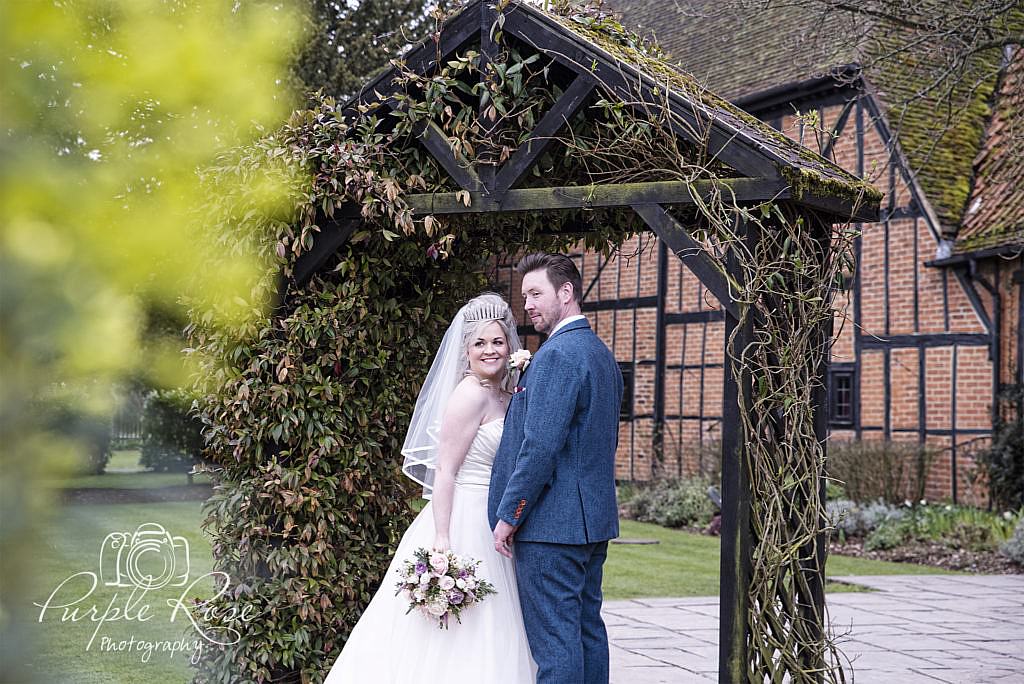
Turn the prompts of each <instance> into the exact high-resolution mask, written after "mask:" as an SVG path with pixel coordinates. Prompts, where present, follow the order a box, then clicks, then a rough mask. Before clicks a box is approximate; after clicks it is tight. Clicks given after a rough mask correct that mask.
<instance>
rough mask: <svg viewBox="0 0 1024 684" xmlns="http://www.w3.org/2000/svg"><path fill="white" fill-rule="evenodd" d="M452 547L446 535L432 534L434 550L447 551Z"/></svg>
mask: <svg viewBox="0 0 1024 684" xmlns="http://www.w3.org/2000/svg"><path fill="white" fill-rule="evenodd" d="M451 548H452V543H451V542H450V541H449V540H448V535H445V534H437V535H434V550H435V551H448V550H449V549H451Z"/></svg>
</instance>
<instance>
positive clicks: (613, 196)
mask: <svg viewBox="0 0 1024 684" xmlns="http://www.w3.org/2000/svg"><path fill="white" fill-rule="evenodd" d="M499 27H500V31H501V32H502V33H503V35H504V36H512V37H513V38H514V39H515V40H516V41H518V42H519V43H520V44H522V45H524V46H526V47H527V48H532V49H533V50H535V51H536V52H537V53H540V54H543V55H545V56H546V57H548V58H550V59H551V60H553V61H554V62H555V63H557V64H559V65H561V69H562V70H563V71H565V72H568V73H569V74H571V82H570V83H569V84H568V85H567V86H566V87H564V89H563V92H562V94H561V96H560V97H559V98H558V99H557V101H555V102H554V104H553V105H552V106H551V107H550V109H548V110H547V111H546V112H545V113H544V114H543V116H542V117H541V118H540V120H539V121H538V122H537V123H536V125H535V126H534V128H533V129H532V130H530V131H526V130H524V131H522V135H520V136H518V139H519V140H521V141H522V142H521V143H520V144H519V145H518V147H517V149H515V150H514V151H513V152H512V153H511V156H510V157H509V158H508V159H507V160H505V161H504V163H503V164H502V165H500V167H496V166H495V165H493V164H477V163H475V162H474V160H472V159H466V158H464V157H463V156H462V155H461V153H459V152H457V151H456V149H455V148H454V147H453V145H452V142H451V140H450V139H449V138H448V136H447V135H446V134H445V132H444V131H443V130H442V129H441V128H440V127H439V126H438V125H437V123H435V122H434V121H432V120H425V121H420V122H419V123H418V124H417V125H418V126H419V127H418V128H417V129H416V131H417V132H416V135H417V136H418V142H419V144H421V145H422V147H423V148H425V149H426V150H427V151H428V152H429V154H430V155H431V156H432V157H433V158H434V159H435V160H436V161H437V162H438V163H439V165H440V166H441V167H443V169H444V170H445V171H446V172H447V174H448V175H449V176H450V178H451V180H452V181H453V182H454V185H457V186H458V188H460V189H458V190H455V191H452V192H424V193H420V194H405V195H403V196H402V197H403V201H404V202H405V203H406V205H407V206H408V207H409V208H410V209H411V211H412V213H413V215H414V216H415V215H419V216H426V215H436V214H468V213H498V212H514V211H553V210H560V209H589V208H594V207H621V208H624V209H627V210H629V209H631V210H632V211H633V212H635V214H636V215H637V216H639V217H640V218H641V219H642V220H643V222H644V223H646V224H647V226H648V227H649V228H651V229H652V230H654V231H655V232H656V233H657V234H658V235H659V236H660V237H661V238H662V239H664V240H665V241H666V244H667V245H668V247H669V248H671V249H672V251H673V252H675V253H676V254H679V255H680V256H681V257H682V258H683V260H684V262H686V263H687V265H688V266H689V267H690V268H691V270H693V271H694V272H695V273H696V274H697V275H698V277H700V278H701V280H702V281H704V283H705V285H706V286H707V287H708V288H709V289H710V290H711V291H712V292H713V293H714V294H715V296H716V298H717V299H718V300H719V301H720V302H721V303H722V304H723V306H725V307H726V308H727V309H730V310H732V311H733V312H734V313H735V307H736V304H735V303H734V302H733V301H732V297H731V295H730V290H729V285H728V282H727V278H726V276H725V274H724V273H723V272H722V270H721V267H720V265H718V264H716V263H714V260H713V259H712V258H711V257H710V256H709V255H708V253H707V252H706V251H705V247H704V246H702V245H700V244H698V243H697V242H696V241H695V240H694V239H693V237H692V236H691V235H690V234H689V232H688V231H689V230H690V229H692V227H690V228H688V227H686V226H683V225H682V224H680V223H679V220H678V219H677V218H675V217H674V216H673V215H672V214H671V212H670V208H672V207H679V206H685V205H690V206H691V207H692V206H696V205H700V204H704V203H705V202H706V201H707V199H708V198H710V197H712V196H715V195H719V196H722V195H727V196H728V197H729V199H730V201H731V202H733V203H734V204H735V205H746V206H754V205H757V204H761V203H765V202H777V203H781V204H784V205H786V204H788V205H792V206H794V207H796V208H797V209H798V211H800V212H803V213H814V214H816V215H818V216H820V217H822V218H824V219H826V220H827V221H831V222H838V223H842V222H846V221H851V220H853V221H874V220H877V217H878V207H879V201H880V199H881V194H880V193H879V192H878V191H877V190H875V189H874V188H873V187H871V186H870V185H868V184H867V183H865V182H863V181H862V180H860V179H858V178H856V177H855V176H853V175H852V174H850V173H848V172H847V171H845V170H843V169H841V168H840V167H838V166H836V165H835V164H833V163H832V162H829V161H828V160H826V159H824V158H823V157H821V156H819V155H817V154H816V153H814V152H812V151H810V150H808V149H806V148H804V147H802V146H800V145H799V144H798V143H796V142H794V141H792V140H790V139H789V138H787V137H786V136H784V135H782V134H781V133H779V132H777V131H775V130H774V129H772V128H771V127H770V126H767V125H766V124H764V123H762V122H761V121H759V120H758V119H756V118H754V117H752V116H750V115H748V114H746V113H744V112H743V111H742V110H740V109H739V108H737V107H735V106H734V105H732V104H730V103H729V102H727V101H725V100H723V99H722V98H720V97H717V96H715V95H714V94H712V93H711V92H709V91H708V90H707V89H705V88H704V87H702V86H701V85H700V84H698V83H697V81H696V80H694V79H693V78H692V77H690V76H688V75H686V74H682V73H680V72H678V71H677V70H675V69H674V68H673V67H672V66H670V65H669V64H668V63H667V62H665V61H664V59H662V58H661V57H660V56H659V55H658V53H657V51H656V49H654V48H652V47H651V46H649V45H647V44H645V43H643V42H642V41H639V40H637V39H636V38H635V34H629V33H628V32H626V31H624V30H623V29H622V27H621V25H620V24H618V23H617V22H615V21H614V20H610V19H605V18H602V17H595V15H594V14H593V13H589V14H587V13H582V12H581V13H579V14H570V15H567V16H562V15H559V14H555V13H552V12H547V11H544V10H542V9H539V8H538V7H535V6H532V5H529V4H526V3H524V2H519V1H517V0H512V1H511V2H508V3H507V4H505V5H502V8H501V10H500V14H499V10H498V9H496V8H495V7H494V6H493V5H491V4H489V3H488V2H485V1H484V0H474V1H472V2H470V3H468V4H467V5H465V6H464V7H462V8H461V9H460V10H459V11H458V12H457V13H455V14H454V15H452V16H451V17H449V18H448V19H447V20H446V21H445V22H444V25H443V26H442V27H441V28H440V30H439V31H437V32H436V33H434V34H433V35H432V36H431V37H430V38H428V39H427V40H425V41H423V42H421V43H420V44H418V45H416V46H414V47H413V48H412V49H411V50H410V51H409V52H408V53H406V55H405V56H404V57H403V59H402V62H403V64H402V65H401V66H402V67H403V69H404V70H405V71H406V72H410V71H411V72H413V73H415V74H418V75H420V76H425V75H430V74H434V73H437V71H438V70H439V68H440V67H441V66H442V65H444V64H446V63H447V62H448V61H449V60H450V59H452V57H454V56H455V55H457V54H461V53H464V52H466V51H468V50H470V49H473V50H475V51H477V52H478V53H479V54H481V55H482V57H481V59H485V60H489V59H491V58H492V57H493V56H496V55H498V54H499V50H498V46H497V45H495V43H494V38H493V32H494V30H495V29H496V28H499ZM403 69H399V68H398V67H393V68H391V69H389V70H387V71H385V72H384V73H382V74H380V75H379V76H378V77H376V78H375V79H373V80H372V81H371V82H370V83H368V84H367V85H366V86H365V87H364V88H363V89H362V90H361V91H360V93H359V94H358V95H357V96H356V97H354V98H353V99H352V100H350V101H349V102H348V104H347V105H346V106H345V107H344V112H345V113H346V115H347V116H350V117H353V118H354V117H357V116H359V114H360V111H361V110H362V111H367V108H369V109H373V110H375V111H379V108H384V109H385V110H386V109H391V110H400V109H401V108H402V107H403V104H402V97H403V96H404V95H406V93H405V85H404V84H403V81H402V73H403ZM481 78H482V76H481ZM595 92H598V93H599V94H600V96H601V97H602V98H605V99H609V100H612V101H615V100H617V101H619V102H622V103H624V104H626V105H628V106H629V107H631V108H633V109H634V111H636V112H637V113H638V114H639V115H640V116H639V117H638V118H643V119H648V118H649V119H650V120H651V121H652V122H657V123H658V124H659V125H661V126H663V127H670V128H671V130H672V132H673V133H674V134H675V135H676V136H677V137H678V138H679V139H681V140H682V141H683V142H685V143H687V144H689V145H691V146H697V147H699V148H700V149H701V151H702V155H703V156H706V157H710V158H712V159H714V160H715V162H716V163H717V164H722V165H724V166H725V167H727V168H728V169H729V170H730V171H729V172H728V173H726V174H724V175H725V177H722V176H721V175H717V176H715V177H710V174H709V177H708V178H706V179H703V178H698V179H697V180H686V181H683V180H672V181H652V182H640V183H601V184H596V183H595V184H590V185H567V186H559V187H529V188H524V187H521V186H520V182H521V181H522V180H523V179H524V177H525V176H526V175H527V172H528V171H530V170H531V169H532V168H533V167H534V166H535V164H536V163H537V161H538V159H539V158H540V156H541V154H542V153H543V151H544V150H545V148H546V147H547V146H548V144H549V143H551V141H552V140H554V139H555V138H556V136H557V134H558V133H559V131H560V130H561V129H563V128H565V127H566V126H567V122H568V121H570V120H571V119H572V118H573V117H574V115H575V114H576V113H577V112H579V111H580V110H581V108H582V107H583V106H584V105H585V104H586V103H587V101H588V98H590V97H591V95H592V94H594V93H595ZM652 112H657V113H659V114H660V116H657V117H654V116H652ZM519 125H521V124H519ZM448 185H452V184H448ZM359 222H360V218H359V210H358V208H357V207H353V206H349V207H346V208H343V209H342V210H341V211H340V212H337V213H335V215H334V221H333V222H331V221H327V222H325V223H326V225H325V226H323V229H322V232H321V234H320V235H319V236H318V237H317V238H316V240H315V245H314V248H313V249H312V250H310V251H309V252H307V253H306V254H304V255H303V257H302V258H301V259H300V260H299V262H298V263H297V264H296V268H295V273H294V276H295V281H296V282H297V283H302V282H305V280H306V279H308V278H309V277H310V276H311V275H312V273H314V272H315V271H316V270H317V269H318V268H319V267H320V266H321V265H322V264H323V263H324V262H325V261H326V259H327V258H328V257H329V256H330V254H332V253H333V252H334V251H336V250H337V248H338V247H339V246H340V245H341V244H343V243H344V242H345V241H347V240H348V238H349V237H350V236H351V235H352V234H353V233H354V231H355V230H356V229H357V226H358V224H359ZM684 255H685V256H684Z"/></svg>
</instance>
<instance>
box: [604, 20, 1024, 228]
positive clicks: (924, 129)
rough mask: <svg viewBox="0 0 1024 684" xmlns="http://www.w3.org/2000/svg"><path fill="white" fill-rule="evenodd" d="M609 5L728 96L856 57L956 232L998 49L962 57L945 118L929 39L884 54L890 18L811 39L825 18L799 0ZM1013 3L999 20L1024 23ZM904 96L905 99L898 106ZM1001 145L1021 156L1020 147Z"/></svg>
mask: <svg viewBox="0 0 1024 684" xmlns="http://www.w3.org/2000/svg"><path fill="white" fill-rule="evenodd" d="M608 4H609V5H610V6H611V7H613V8H614V10H615V11H616V12H619V13H621V15H622V16H623V21H624V22H625V23H626V24H627V25H628V26H630V27H633V28H636V29H638V30H639V31H640V32H641V33H651V34H655V35H656V36H657V38H658V41H659V43H660V44H661V45H662V46H663V47H664V49H665V50H666V52H667V53H669V54H670V55H671V58H672V59H673V60H676V63H677V64H680V65H682V67H684V68H685V69H686V70H688V71H689V72H691V73H693V74H694V75H695V76H696V77H697V78H700V79H702V80H704V81H705V82H706V83H707V84H708V86H709V87H710V88H713V89H715V90H716V91H717V92H719V93H721V94H722V95H723V96H725V97H727V98H729V99H732V100H736V99H741V98H746V97H750V96H753V95H756V94H758V93H762V92H765V91H767V90H769V89H772V88H777V87H780V86H786V85H789V84H795V83H798V82H801V81H804V80H807V79H810V78H814V77H820V76H824V75H827V74H828V73H829V72H830V71H831V70H832V69H834V68H836V67H841V66H845V65H849V64H862V65H864V78H865V80H866V81H867V82H868V84H869V86H870V87H872V88H873V89H874V91H875V92H876V94H877V95H878V99H879V100H880V104H881V105H882V106H883V108H884V111H885V114H886V115H887V118H888V119H889V122H890V124H891V126H892V127H893V128H894V129H897V132H898V135H899V138H900V143H901V149H902V151H903V153H904V155H905V157H906V159H907V162H908V165H909V166H910V169H911V171H912V172H913V173H914V174H915V176H916V178H917V180H918V182H919V184H920V186H921V188H922V190H923V191H924V194H925V196H926V198H927V200H928V202H929V204H930V205H931V206H932V208H933V209H934V210H935V213H936V215H937V216H938V219H939V221H940V223H941V226H940V227H941V229H942V231H943V233H944V234H945V236H946V237H947V238H952V237H953V236H954V235H955V234H956V232H957V229H958V227H959V225H960V223H961V219H962V218H963V217H964V212H965V210H966V209H967V208H969V207H970V205H971V200H970V199H969V198H970V193H971V187H972V181H971V179H972V163H973V161H974V159H975V157H976V155H977V154H978V152H979V150H980V149H981V146H982V141H983V139H984V137H985V135H984V133H985V130H986V126H987V125H988V122H989V120H990V118H991V116H992V107H991V105H992V100H993V96H994V92H995V87H996V76H995V74H996V73H997V72H998V66H999V64H998V62H999V60H1000V59H1001V55H1000V53H999V50H998V49H992V50H990V51H987V52H984V53H980V54H978V55H976V56H975V58H974V59H973V61H972V62H971V63H970V64H967V65H963V75H962V78H961V79H960V80H961V84H962V85H961V86H959V87H958V88H957V89H956V90H955V91H954V92H953V97H952V103H953V107H952V111H951V112H950V114H952V118H949V117H947V116H945V112H944V111H943V110H942V109H941V108H939V107H938V106H937V104H936V101H937V99H938V98H937V97H936V96H935V95H934V94H930V93H929V92H928V91H929V88H928V86H929V85H930V81H929V80H928V77H927V76H926V73H927V71H928V70H927V67H928V66H929V64H928V63H927V60H928V59H929V48H931V47H933V46H931V45H925V46H922V49H920V50H919V49H916V48H911V49H908V50H906V51H905V52H904V53H903V55H900V56H898V57H897V58H895V59H885V56H886V54H885V52H886V50H893V49H896V48H900V49H903V48H906V45H900V44H899V41H900V39H901V36H900V34H899V33H898V32H897V31H895V30H893V29H892V27H888V28H886V29H885V30H883V29H881V28H879V30H878V31H871V32H870V35H871V36H872V37H873V38H874V37H876V36H883V37H884V39H882V40H877V41H869V42H868V43H865V44H864V45H858V44H857V43H856V42H854V41H842V40H833V41H827V40H826V41H823V40H819V35H820V34H821V32H822V31H827V30H831V29H832V28H833V27H830V26H825V25H822V23H821V20H822V15H821V14H820V13H817V12H814V11H810V10H809V9H808V7H807V6H806V5H804V6H800V5H799V4H790V3H782V4H767V5H766V4H765V3H747V4H745V5H744V7H745V9H737V4H736V3H727V4H722V3H719V2H716V1H715V0H681V1H680V2H675V3H664V2H661V0H608ZM1013 12H1016V14H1011V15H1009V19H1008V21H1012V22H1016V24H1024V11H1021V10H1019V9H1018V10H1013ZM830 17H831V20H832V21H834V22H836V23H837V25H839V24H842V23H843V22H844V21H851V22H859V25H860V26H863V23H864V21H865V19H864V17H863V16H858V17H856V18H852V17H848V16H843V15H842V14H841V12H839V11H838V10H836V11H834V12H833V14H832V15H830ZM865 28H870V27H865ZM865 33H867V31H865ZM907 100H910V104H909V106H907V107H906V108H905V109H903V108H902V107H899V108H897V105H902V103H904V102H905V101H907ZM1002 151H1003V153H1004V154H1007V155H1010V156H1012V157H1014V158H1016V159H1018V160H1019V159H1021V158H1024V146H1020V145H1018V146H1017V147H1016V148H1015V149H1009V148H1004V149H1003V150H1002ZM1014 163H1017V162H1014Z"/></svg>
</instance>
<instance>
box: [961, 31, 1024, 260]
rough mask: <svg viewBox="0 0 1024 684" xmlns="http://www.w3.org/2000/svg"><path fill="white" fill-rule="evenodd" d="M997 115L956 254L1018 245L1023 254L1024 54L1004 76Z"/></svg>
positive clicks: (978, 160) (1013, 59) (977, 161)
mask: <svg viewBox="0 0 1024 684" xmlns="http://www.w3.org/2000/svg"><path fill="white" fill-rule="evenodd" d="M999 90H1000V92H999V97H998V99H997V100H996V111H995V114H994V115H993V117H992V122H991V124H990V125H989V127H988V132H987V134H986V137H985V143H984V145H983V146H982V149H981V152H980V153H979V154H978V156H977V158H976V159H975V164H974V167H975V176H974V178H975V180H974V191H973V192H972V194H971V200H970V202H969V204H968V206H967V211H966V213H965V214H964V220H963V224H962V225H961V227H960V231H959V232H958V233H957V239H956V246H955V251H956V252H971V251H975V250H981V249H989V248H992V247H1002V246H1014V245H1019V246H1021V248H1022V249H1024V154H1022V153H1021V138H1022V136H1024V131H1022V130H1020V129H1019V128H1018V127H1019V126H1020V125H1021V122H1022V121H1024V116H1022V115H1024V48H1021V47H1018V48H1017V49H1016V50H1015V51H1014V53H1013V56H1012V57H1011V58H1010V60H1009V65H1008V67H1007V69H1006V70H1005V72H1004V74H1003V79H1002V83H1001V84H1000V89H999Z"/></svg>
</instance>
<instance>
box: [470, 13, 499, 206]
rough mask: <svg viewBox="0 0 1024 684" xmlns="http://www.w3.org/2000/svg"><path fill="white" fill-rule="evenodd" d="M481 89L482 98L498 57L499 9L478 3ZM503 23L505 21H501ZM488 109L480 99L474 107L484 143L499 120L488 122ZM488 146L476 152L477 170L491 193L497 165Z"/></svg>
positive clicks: (494, 129) (484, 185)
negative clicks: (488, 77)
mask: <svg viewBox="0 0 1024 684" xmlns="http://www.w3.org/2000/svg"><path fill="white" fill-rule="evenodd" d="M479 15H480V27H479V31H480V88H481V91H480V92H481V95H482V94H483V93H484V92H485V90H486V88H487V83H486V79H487V72H488V71H490V69H491V64H493V63H494V62H495V61H496V60H497V59H498V58H499V57H500V48H499V47H498V44H497V43H496V42H495V40H494V38H495V36H496V34H497V32H498V31H499V30H500V29H499V28H498V17H499V12H498V9H497V8H496V7H495V6H494V5H492V4H490V3H487V2H484V3H481V4H480V11H479ZM502 21H504V19H502ZM490 107H491V103H490V102H487V103H485V102H484V100H483V98H482V97H481V99H480V101H479V103H478V106H477V122H479V124H480V127H481V128H482V129H484V130H483V131H482V133H483V137H484V138H485V139H487V140H494V139H495V133H496V128H497V126H498V124H499V122H500V120H501V119H500V117H498V118H497V119H496V120H495V121H490V120H488V118H487V116H486V115H485V114H486V112H487V111H488V109H489V108H490ZM489 148H490V146H489V145H485V146H482V147H481V148H480V149H478V150H477V161H478V162H479V164H478V166H477V168H478V169H479V175H480V181H481V182H482V183H483V189H484V190H485V191H486V192H487V193H488V194H490V193H491V192H492V191H493V190H494V176H495V173H496V171H495V167H496V166H497V164H498V154H497V152H495V151H494V150H493V149H489Z"/></svg>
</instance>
